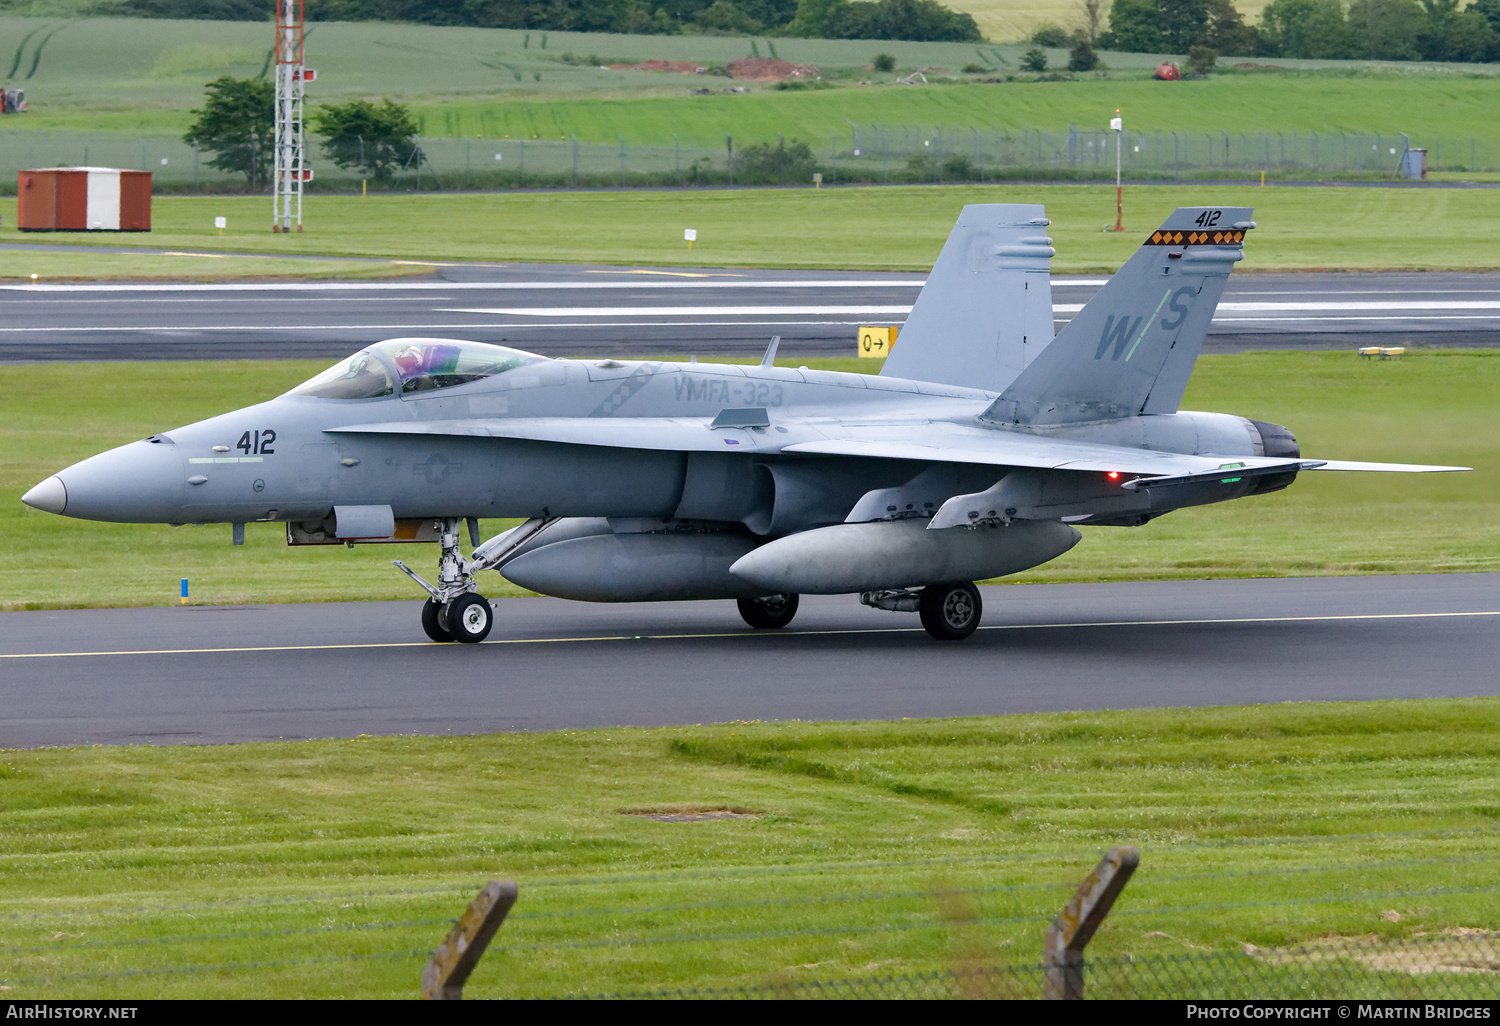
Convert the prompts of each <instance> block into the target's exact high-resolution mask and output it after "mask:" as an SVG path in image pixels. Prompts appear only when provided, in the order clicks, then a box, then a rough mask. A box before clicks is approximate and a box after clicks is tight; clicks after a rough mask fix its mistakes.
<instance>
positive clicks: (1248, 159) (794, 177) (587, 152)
mask: <svg viewBox="0 0 1500 1026" xmlns="http://www.w3.org/2000/svg"><path fill="white" fill-rule="evenodd" d="M1408 144H1409V145H1410V146H1412V147H1423V148H1426V149H1427V164H1428V167H1429V169H1431V170H1434V171H1458V172H1465V171H1494V170H1497V169H1500V140H1497V139H1482V138H1479V137H1478V136H1471V137H1468V138H1451V137H1450V138H1447V139H1444V138H1442V137H1440V136H1436V135H1434V136H1431V137H1417V136H1411V137H1409V138H1408V136H1405V135H1402V134H1399V133H1378V132H1376V133H1370V132H1344V131H1329V132H1299V131H1292V132H1284V131H1277V132H1271V131H1260V132H1253V133H1243V132H1238V133H1231V132H1228V131H1224V130H1218V131H1193V132H1187V131H1173V132H1167V131H1163V132H1125V133H1123V134H1120V135H1117V133H1115V132H1111V131H1109V130H1107V129H1102V128H1098V127H1096V128H1091V129H1084V128H1079V127H1077V126H1070V127H1069V128H1066V129H1062V130H1055V131H1043V130H1039V129H1027V128H1022V129H1014V130H1000V129H980V128H974V127H967V128H966V127H963V126H959V125H948V126H942V125H920V124H911V125H895V126H887V125H853V124H850V125H848V126H847V127H846V128H845V129H844V131H842V132H830V133H828V134H827V135H823V136H821V137H805V138H798V137H796V136H787V135H785V134H782V135H777V136H776V137H774V138H771V139H743V138H737V137H734V136H732V135H726V136H725V137H724V139H723V140H722V141H716V142H714V143H711V144H710V143H705V142H702V141H694V142H684V141H682V140H680V139H676V138H669V139H666V140H662V141H660V142H659V143H656V144H642V143H627V142H626V141H625V140H624V138H623V137H620V138H617V140H616V141H615V142H614V143H594V142H582V141H579V140H578V139H576V138H573V137H571V136H569V137H565V138H558V139H476V138H456V139H455V138H431V137H426V136H423V137H420V138H418V140H417V141H416V144H415V145H414V146H413V147H412V149H411V152H410V153H409V154H408V155H407V157H406V160H405V162H404V164H403V165H402V166H401V167H399V168H397V169H396V170H395V171H394V173H392V174H390V175H388V176H387V177H386V178H385V179H381V180H375V179H367V176H364V175H361V173H360V170H359V169H358V168H354V169H345V168H339V167H337V166H336V165H334V164H333V163H332V161H331V160H329V159H328V158H327V156H326V154H325V153H324V152H323V149H322V147H321V146H320V144H319V141H318V140H317V139H316V138H311V139H310V140H309V145H308V155H307V159H308V162H309V164H310V165H311V166H312V168H313V170H314V172H315V175H316V177H315V179H314V181H313V182H312V183H311V184H310V185H309V187H308V188H309V190H310V191H314V192H316V191H325V192H348V191H358V190H359V189H361V188H362V187H366V186H367V187H368V188H371V189H376V190H395V191H430V190H453V189H485V190H491V189H522V188H554V189H556V188H564V189H566V188H620V187H626V188H628V187H642V186H654V187H662V186H692V185H715V186H731V185H732V186H751V185H800V186H811V185H813V184H814V182H815V180H817V179H820V180H821V181H822V183H823V184H826V185H849V184H883V183H913V182H988V181H1028V180H1030V181H1038V180H1044V181H1045V180H1051V181H1071V180H1077V181H1088V180H1100V179H1109V178H1113V177H1114V172H1115V158H1116V155H1117V147H1118V150H1119V153H1118V156H1119V158H1120V164H1121V168H1122V171H1123V173H1124V175H1125V176H1126V177H1127V178H1132V179H1183V178H1189V179H1191V178H1204V179H1212V178H1247V177H1249V178H1258V177H1259V176H1260V175H1261V174H1262V173H1264V174H1265V175H1266V177H1267V178H1268V179H1339V178H1389V177H1392V176H1393V174H1394V172H1395V168H1396V164H1397V161H1398V159H1399V158H1400V155H1401V154H1402V153H1403V152H1404V151H1405V150H1406V148H1407V146H1408ZM212 157H213V154H212V153H210V152H208V151H206V150H200V149H199V148H198V147H195V146H194V145H192V144H190V143H184V142H182V141H181V140H179V139H175V138H173V137H170V136H152V137H131V136H125V135H108V134H89V133H81V132H51V131H29V130H4V129H0V191H4V192H7V193H9V192H12V191H13V190H14V189H15V184H16V175H15V172H16V171H18V170H22V169H25V168H34V167H57V166H76V165H93V166H100V167H125V168H137V169H142V170H147V171H150V172H152V174H153V176H154V178H153V182H154V186H155V190H156V191H157V192H159V193H161V192H192V191H202V192H243V191H246V190H247V188H248V185H247V182H248V176H247V175H246V174H244V173H235V172H226V171H223V170H221V169H218V168H215V167H212V166H211V165H210V161H211V159H212Z"/></svg>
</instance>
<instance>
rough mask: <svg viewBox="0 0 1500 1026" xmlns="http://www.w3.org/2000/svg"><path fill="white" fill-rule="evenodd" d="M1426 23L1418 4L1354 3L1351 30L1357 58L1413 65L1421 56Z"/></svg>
mask: <svg viewBox="0 0 1500 1026" xmlns="http://www.w3.org/2000/svg"><path fill="white" fill-rule="evenodd" d="M1426 21H1427V19H1426V17H1425V15H1424V12H1423V11H1422V8H1421V5H1419V4H1418V3H1417V0H1354V2H1353V3H1352V4H1350V5H1349V28H1350V30H1351V33H1352V35H1353V39H1354V49H1355V54H1356V55H1358V56H1360V57H1368V58H1369V59H1371V60H1376V61H1410V60H1415V59H1417V58H1418V57H1420V56H1421V53H1420V52H1419V51H1418V49H1417V36H1418V35H1419V34H1420V33H1421V31H1422V28H1423V25H1424V24H1425V23H1426Z"/></svg>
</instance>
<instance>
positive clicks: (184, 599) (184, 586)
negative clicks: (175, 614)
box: [182, 577, 187, 605]
mask: <svg viewBox="0 0 1500 1026" xmlns="http://www.w3.org/2000/svg"><path fill="white" fill-rule="evenodd" d="M182 604H183V605H187V578H186V577H184V578H183V579H182Z"/></svg>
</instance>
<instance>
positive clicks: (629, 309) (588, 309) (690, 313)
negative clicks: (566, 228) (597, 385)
mask: <svg viewBox="0 0 1500 1026" xmlns="http://www.w3.org/2000/svg"><path fill="white" fill-rule="evenodd" d="M433 312H434V313H468V314H494V315H495V316H497V317H712V316H714V315H715V314H718V315H721V316H724V317H747V316H753V315H755V314H764V315H765V316H767V317H785V316H788V315H791V314H805V315H809V316H817V315H828V316H834V315H845V316H848V315H851V314H900V315H901V316H903V317H904V316H906V315H907V314H909V313H911V306H910V305H907V306H530V307H439V308H438V309H436V310H434V311H433Z"/></svg>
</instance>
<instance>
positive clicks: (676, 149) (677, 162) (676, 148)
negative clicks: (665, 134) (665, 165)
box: [672, 132, 682, 185]
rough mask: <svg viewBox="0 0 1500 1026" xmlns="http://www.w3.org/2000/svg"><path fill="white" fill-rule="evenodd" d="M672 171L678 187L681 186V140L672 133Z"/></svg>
mask: <svg viewBox="0 0 1500 1026" xmlns="http://www.w3.org/2000/svg"><path fill="white" fill-rule="evenodd" d="M672 171H673V176H674V178H675V179H676V181H677V184H678V185H681V184H682V140H681V139H679V138H677V133H676V132H673V133H672Z"/></svg>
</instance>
